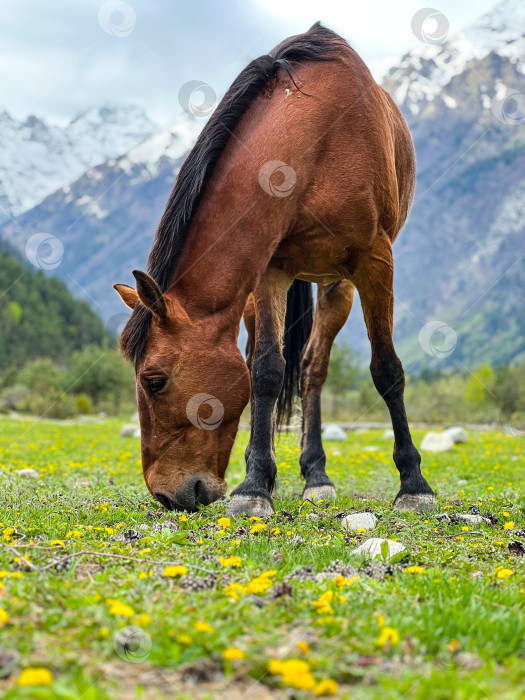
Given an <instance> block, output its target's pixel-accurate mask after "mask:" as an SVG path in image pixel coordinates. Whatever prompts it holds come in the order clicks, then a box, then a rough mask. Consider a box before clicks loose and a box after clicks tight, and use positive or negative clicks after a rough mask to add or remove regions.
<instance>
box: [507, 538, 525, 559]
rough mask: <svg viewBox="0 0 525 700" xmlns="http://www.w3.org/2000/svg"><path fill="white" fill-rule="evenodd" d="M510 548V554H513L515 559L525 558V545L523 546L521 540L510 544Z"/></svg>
mask: <svg viewBox="0 0 525 700" xmlns="http://www.w3.org/2000/svg"><path fill="white" fill-rule="evenodd" d="M508 547H509V553H510V554H513V555H514V556H515V557H523V556H525V545H524V544H523V542H520V541H519V540H513V541H512V542H509V544H508Z"/></svg>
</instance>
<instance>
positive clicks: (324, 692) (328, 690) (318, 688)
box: [314, 678, 338, 697]
mask: <svg viewBox="0 0 525 700" xmlns="http://www.w3.org/2000/svg"><path fill="white" fill-rule="evenodd" d="M337 688H338V686H337V683H336V682H335V681H334V680H332V679H331V678H327V679H326V680H324V681H320V682H319V683H317V685H315V686H314V694H315V695H317V696H323V697H327V696H331V695H336V693H337Z"/></svg>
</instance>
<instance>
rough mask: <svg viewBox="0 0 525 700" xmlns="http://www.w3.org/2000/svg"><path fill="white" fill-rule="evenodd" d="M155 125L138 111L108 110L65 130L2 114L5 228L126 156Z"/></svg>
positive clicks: (0, 202) (1, 215) (0, 182)
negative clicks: (95, 168) (108, 162)
mask: <svg viewBox="0 0 525 700" xmlns="http://www.w3.org/2000/svg"><path fill="white" fill-rule="evenodd" d="M155 129H156V125H155V124H154V123H153V122H152V121H151V120H150V119H149V118H148V117H147V116H146V114H144V112H143V111H142V110H141V109H140V108H139V107H135V106H122V105H119V106H104V107H101V108H98V109H90V110H88V111H87V112H84V113H82V114H80V115H78V116H77V117H76V118H75V119H73V121H72V122H71V123H70V124H68V125H67V126H66V127H64V128H62V127H59V126H54V125H50V124H46V123H45V122H44V121H42V120H41V119H39V118H37V117H35V116H30V117H28V118H27V119H25V120H24V121H23V122H17V121H16V120H15V119H13V118H12V117H11V116H10V115H9V114H8V113H7V112H0V222H2V221H5V220H6V219H8V218H10V217H12V216H16V215H18V214H20V213H22V212H24V211H26V210H28V209H30V208H31V207H33V206H35V205H36V204H38V203H39V202H41V201H42V200H43V199H44V198H45V197H47V196H48V195H49V194H51V193H52V192H54V191H55V190H57V189H58V188H59V187H62V186H63V185H66V184H67V183H70V182H73V181H74V180H76V179H77V178H78V177H80V175H82V173H83V172H85V171H86V170H87V169H88V168H91V167H93V166H96V165H99V164H100V163H103V162H104V161H106V160H107V159H108V158H113V157H115V156H119V155H121V154H122V153H125V152H126V151H128V150H129V149H130V148H132V147H133V146H135V145H137V144H138V143H140V142H141V141H143V140H144V138H146V137H147V136H149V135H150V134H151V133H152V132H153V131H154V130H155Z"/></svg>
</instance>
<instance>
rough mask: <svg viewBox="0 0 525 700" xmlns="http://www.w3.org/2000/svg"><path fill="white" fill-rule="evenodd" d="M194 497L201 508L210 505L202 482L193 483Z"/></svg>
mask: <svg viewBox="0 0 525 700" xmlns="http://www.w3.org/2000/svg"><path fill="white" fill-rule="evenodd" d="M195 495H196V496H197V499H198V501H199V503H201V504H202V505H203V506H207V505H209V503H210V500H209V496H208V492H207V490H206V486H205V485H204V482H203V481H201V480H200V479H198V480H197V481H196V482H195Z"/></svg>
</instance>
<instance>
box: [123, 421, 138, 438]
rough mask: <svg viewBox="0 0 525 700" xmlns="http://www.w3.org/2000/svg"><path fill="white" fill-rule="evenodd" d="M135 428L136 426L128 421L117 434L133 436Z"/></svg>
mask: <svg viewBox="0 0 525 700" xmlns="http://www.w3.org/2000/svg"><path fill="white" fill-rule="evenodd" d="M135 430H137V426H136V425H133V424H132V423H128V424H127V425H123V426H122V428H121V429H120V433H119V435H120V437H133V436H134V435H135Z"/></svg>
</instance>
